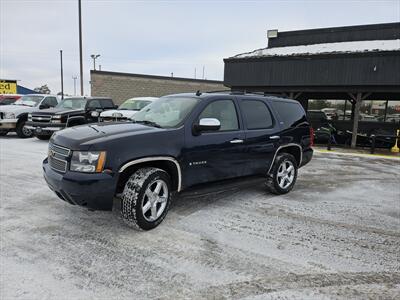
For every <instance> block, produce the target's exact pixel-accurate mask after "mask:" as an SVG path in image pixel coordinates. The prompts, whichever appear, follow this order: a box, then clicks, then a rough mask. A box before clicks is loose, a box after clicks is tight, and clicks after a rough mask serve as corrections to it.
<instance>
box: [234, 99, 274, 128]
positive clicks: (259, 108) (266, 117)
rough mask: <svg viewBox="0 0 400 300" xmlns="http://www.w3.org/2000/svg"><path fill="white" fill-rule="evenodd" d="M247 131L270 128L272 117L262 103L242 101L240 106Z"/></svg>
mask: <svg viewBox="0 0 400 300" xmlns="http://www.w3.org/2000/svg"><path fill="white" fill-rule="evenodd" d="M241 108H242V112H243V115H244V118H245V119H246V124H247V129H262V128H270V127H272V124H273V123H272V116H271V113H270V112H269V109H268V107H267V106H266V105H265V103H264V102H261V101H253V100H244V101H242V104H241Z"/></svg>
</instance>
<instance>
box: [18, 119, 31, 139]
mask: <svg viewBox="0 0 400 300" xmlns="http://www.w3.org/2000/svg"><path fill="white" fill-rule="evenodd" d="M25 122H26V121H20V122H18V123H17V128H16V132H17V135H18V137H20V138H23V139H26V138H30V137H32V136H33V131H32V130H30V129H28V128H26V127H25Z"/></svg>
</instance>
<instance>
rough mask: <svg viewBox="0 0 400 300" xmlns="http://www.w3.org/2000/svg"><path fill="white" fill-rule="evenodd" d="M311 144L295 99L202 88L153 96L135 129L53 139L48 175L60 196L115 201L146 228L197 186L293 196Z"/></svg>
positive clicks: (110, 126)
mask: <svg viewBox="0 0 400 300" xmlns="http://www.w3.org/2000/svg"><path fill="white" fill-rule="evenodd" d="M311 144H312V138H311V136H310V125H309V123H308V121H307V119H306V116H305V112H304V110H303V108H302V106H301V105H300V104H299V103H298V102H296V101H294V100H289V99H283V98H277V97H270V96H258V95H254V94H237V93H225V94H223V93H218V94H216V93H203V94H201V93H200V92H198V93H196V94H178V95H171V96H165V97H162V98H160V99H158V100H155V101H154V102H153V103H151V104H150V105H149V106H147V107H146V108H144V109H142V110H141V111H140V112H138V113H137V114H135V116H134V120H133V121H132V122H130V123H127V122H123V123H122V122H116V123H107V124H104V123H98V124H91V125H85V126H77V127H74V128H67V129H65V130H63V131H61V132H57V133H55V134H54V135H53V136H52V138H51V140H50V143H49V152H48V157H47V158H46V159H45V160H44V161H43V170H44V177H45V179H46V181H47V183H48V186H49V187H50V189H52V190H53V191H54V192H55V193H56V194H57V196H58V197H59V198H61V199H62V200H64V201H67V202H69V203H71V204H77V205H81V206H86V207H88V208H89V209H94V210H96V209H97V210H111V209H112V207H113V197H114V196H115V195H117V196H119V197H121V199H122V206H121V211H122V217H123V219H124V220H125V221H126V222H127V223H128V224H131V225H135V226H136V227H139V228H141V229H145V230H148V229H151V228H154V227H156V226H157V225H158V224H160V223H161V221H162V220H163V219H164V217H165V215H166V214H167V211H168V208H169V205H170V198H171V192H174V191H177V192H180V191H182V190H184V189H186V188H188V187H191V186H194V185H197V184H201V183H207V182H211V181H218V180H223V179H229V178H237V177H242V176H249V175H259V176H263V177H265V178H266V183H267V187H268V189H269V190H270V191H271V192H273V193H275V194H284V193H287V192H289V191H290V190H291V189H292V188H293V186H294V184H295V182H296V177H297V170H298V168H299V167H301V166H303V165H305V164H306V163H308V162H309V161H310V160H311V157H312V154H313V150H312V149H311Z"/></svg>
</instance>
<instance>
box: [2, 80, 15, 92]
mask: <svg viewBox="0 0 400 300" xmlns="http://www.w3.org/2000/svg"><path fill="white" fill-rule="evenodd" d="M16 93H17V82H16V81H15V80H2V79H0V94H16Z"/></svg>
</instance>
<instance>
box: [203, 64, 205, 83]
mask: <svg viewBox="0 0 400 300" xmlns="http://www.w3.org/2000/svg"><path fill="white" fill-rule="evenodd" d="M204 69H205V66H203V76H202V79H203V80H204Z"/></svg>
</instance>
